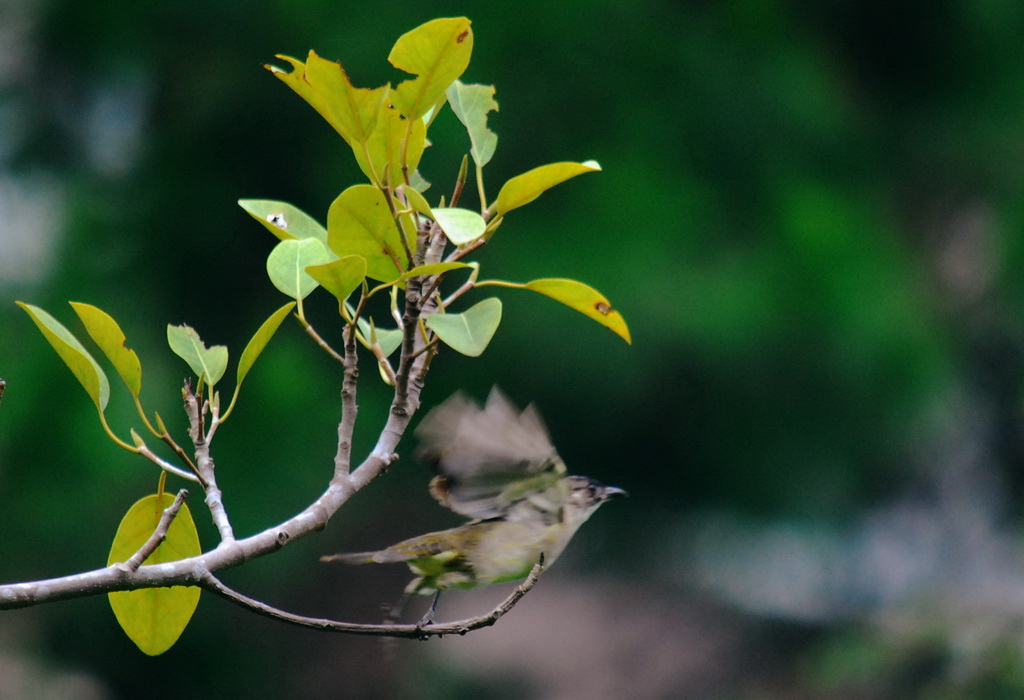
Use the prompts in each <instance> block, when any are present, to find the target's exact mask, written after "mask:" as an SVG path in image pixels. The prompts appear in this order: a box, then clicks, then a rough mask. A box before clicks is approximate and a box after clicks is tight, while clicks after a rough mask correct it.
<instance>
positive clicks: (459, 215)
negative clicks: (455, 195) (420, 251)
mask: <svg viewBox="0 0 1024 700" xmlns="http://www.w3.org/2000/svg"><path fill="white" fill-rule="evenodd" d="M434 221H436V222H437V223H438V224H439V225H440V226H441V230H442V231H444V235H445V236H447V237H448V240H449V241H451V242H452V243H453V244H454V245H465V244H467V243H472V242H473V241H475V240H476V239H478V238H480V236H482V235H484V229H486V228H487V222H486V221H484V217H482V216H480V215H479V214H477V213H476V212H475V211H470V210H469V209H460V208H458V207H455V208H450V207H444V208H440V207H438V208H435V209H434Z"/></svg>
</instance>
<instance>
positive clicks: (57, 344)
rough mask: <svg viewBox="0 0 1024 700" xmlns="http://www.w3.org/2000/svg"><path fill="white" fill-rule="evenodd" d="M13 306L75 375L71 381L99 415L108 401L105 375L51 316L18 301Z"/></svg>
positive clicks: (108, 393)
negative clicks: (84, 393)
mask: <svg viewBox="0 0 1024 700" xmlns="http://www.w3.org/2000/svg"><path fill="white" fill-rule="evenodd" d="M15 303H16V304H17V305H18V306H20V307H21V308H22V309H24V310H25V313H27V314H28V315H29V318H31V319H32V321H33V323H35V324H36V326H37V327H38V328H39V330H40V331H41V332H42V334H43V337H44V338H46V340H47V342H48V343H50V346H51V347H53V349H54V350H56V351H57V355H59V356H60V359H61V360H63V361H64V364H65V365H67V366H68V369H70V370H71V373H72V374H74V375H75V379H77V380H78V383H79V384H81V385H82V387H83V388H84V389H85V392H86V393H87V394H89V398H91V399H92V402H93V403H94V404H96V408H97V409H98V410H99V411H100V412H101V413H102V412H103V410H104V409H105V408H106V407H107V401H108V400H109V399H110V382H108V381H107V375H106V374H104V372H103V370H102V369H101V368H100V366H99V365H98V364H97V363H96V360H94V359H93V357H92V355H90V354H89V352H88V351H87V350H86V349H85V348H84V347H82V344H81V343H80V342H78V339H77V338H75V336H74V335H72V334H71V331H69V330H68V329H67V328H65V327H64V326H63V325H62V324H61V323H60V322H59V321H58V320H57V319H55V318H54V317H53V316H51V315H50V314H48V313H46V312H45V311H43V310H42V309H40V308H39V307H38V306H33V305H32V304H25V303H23V302H20V301H18V302H15Z"/></svg>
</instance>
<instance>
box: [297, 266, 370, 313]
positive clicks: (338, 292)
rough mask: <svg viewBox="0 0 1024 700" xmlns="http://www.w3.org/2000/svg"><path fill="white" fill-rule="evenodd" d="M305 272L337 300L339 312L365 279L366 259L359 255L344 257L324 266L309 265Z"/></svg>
mask: <svg viewBox="0 0 1024 700" xmlns="http://www.w3.org/2000/svg"><path fill="white" fill-rule="evenodd" d="M306 272H307V273H308V274H309V275H310V276H311V277H312V278H313V279H315V280H316V281H317V282H319V283H320V286H321V287H323V288H324V289H326V290H327V291H328V292H330V293H331V294H333V295H334V296H335V298H337V300H338V309H339V311H340V310H341V309H342V308H344V304H345V300H346V299H348V297H349V295H350V294H352V292H354V291H356V290H357V289H358V288H359V285H361V284H362V283H363V280H364V279H366V259H365V258H363V257H362V256H361V255H346V256H345V257H343V258H338V259H337V260H334V261H332V262H329V263H326V264H324V265H311V266H309V267H307V268H306Z"/></svg>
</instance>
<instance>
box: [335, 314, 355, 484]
mask: <svg viewBox="0 0 1024 700" xmlns="http://www.w3.org/2000/svg"><path fill="white" fill-rule="evenodd" d="M344 336H345V360H344V366H345V378H344V380H343V381H342V383H341V422H340V423H338V452H337V453H336V454H335V455H334V478H333V479H332V483H333V482H336V481H337V482H340V481H341V480H347V479H348V475H349V472H350V471H351V468H352V435H353V433H354V432H355V429H356V416H357V415H358V413H359V405H358V404H357V402H356V390H357V388H358V384H359V381H358V380H359V356H358V354H357V352H358V350H357V348H358V345H357V344H356V329H355V325H354V324H349V325H346V326H345V330H344Z"/></svg>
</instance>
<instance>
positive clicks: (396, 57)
mask: <svg viewBox="0 0 1024 700" xmlns="http://www.w3.org/2000/svg"><path fill="white" fill-rule="evenodd" d="M470 24H471V22H470V21H469V20H468V19H466V18H465V17H450V18H445V19H435V20H432V21H430V22H427V23H426V24H423V25H420V26H419V27H417V28H416V29H413V30H412V31H409V32H406V33H405V34H403V35H402V36H400V37H399V38H398V41H396V42H395V46H394V48H392V49H391V53H390V54H389V55H388V62H390V63H391V65H393V66H394V67H395V68H398V69H399V70H403V71H405V72H406V73H411V74H412V75H415V76H418V77H416V78H413V79H411V80H405V81H402V82H401V83H399V84H398V85H397V86H396V87H395V88H394V89H392V91H391V96H390V97H391V101H392V103H394V105H395V107H397V108H398V111H399V112H401V113H402V114H403V115H404V116H405V117H406V118H407V119H418V118H420V117H422V116H423V115H425V114H427V113H428V112H429V111H430V110H431V108H433V107H434V106H435V105H436V104H437V103H438V102H439V101H440V100H441V98H442V97H443V96H444V94H445V90H447V89H448V86H449V85H451V84H452V81H454V80H455V79H456V78H458V77H459V76H460V75H462V73H463V72H464V71H465V70H466V66H468V65H469V58H470V56H471V55H472V53H473V30H472V29H470Z"/></svg>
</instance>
